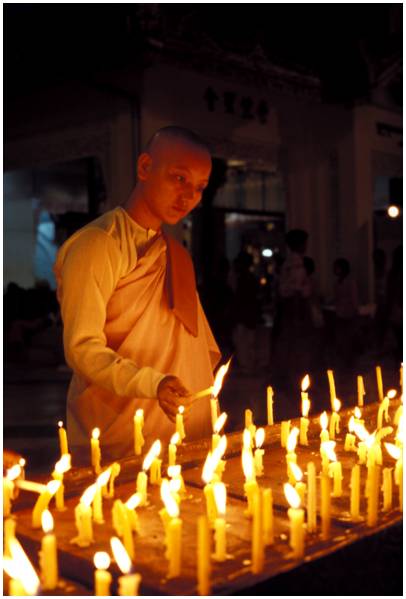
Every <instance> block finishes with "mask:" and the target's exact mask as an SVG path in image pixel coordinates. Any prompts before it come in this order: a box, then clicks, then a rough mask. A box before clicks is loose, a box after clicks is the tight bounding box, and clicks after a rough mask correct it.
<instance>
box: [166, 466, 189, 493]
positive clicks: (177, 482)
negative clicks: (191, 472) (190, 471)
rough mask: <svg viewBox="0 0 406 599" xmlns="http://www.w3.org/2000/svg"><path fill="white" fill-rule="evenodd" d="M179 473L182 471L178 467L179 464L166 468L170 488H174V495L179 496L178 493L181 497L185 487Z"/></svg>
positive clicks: (180, 467)
mask: <svg viewBox="0 0 406 599" xmlns="http://www.w3.org/2000/svg"><path fill="white" fill-rule="evenodd" d="M181 471H182V466H180V465H179V464H177V465H175V466H169V467H168V476H169V477H170V479H171V480H170V485H171V488H172V487H173V488H174V489H175V488H176V493H177V494H178V495H179V493H181V494H182V495H185V494H186V487H185V483H184V481H183V477H182V474H181ZM179 501H180V497H179Z"/></svg>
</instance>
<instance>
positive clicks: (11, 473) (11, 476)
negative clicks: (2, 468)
mask: <svg viewBox="0 0 406 599" xmlns="http://www.w3.org/2000/svg"><path fill="white" fill-rule="evenodd" d="M20 474H21V466H20V464H14V466H11V468H9V469H8V470H7V475H6V476H7V478H8V480H15V479H16V478H18V477H19V476H20Z"/></svg>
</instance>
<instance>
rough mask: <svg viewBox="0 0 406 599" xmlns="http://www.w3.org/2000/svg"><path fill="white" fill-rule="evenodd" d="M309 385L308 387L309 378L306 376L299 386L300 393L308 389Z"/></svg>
mask: <svg viewBox="0 0 406 599" xmlns="http://www.w3.org/2000/svg"><path fill="white" fill-rule="evenodd" d="M309 385H310V377H309V375H308V374H306V376H305V377H303V379H302V384H301V388H302V391H303V392H305V391H307V390H308V388H309Z"/></svg>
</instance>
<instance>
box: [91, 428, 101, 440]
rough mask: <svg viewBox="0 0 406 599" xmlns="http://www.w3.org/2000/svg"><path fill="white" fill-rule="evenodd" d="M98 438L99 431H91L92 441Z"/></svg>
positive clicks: (96, 429) (97, 429)
mask: <svg viewBox="0 0 406 599" xmlns="http://www.w3.org/2000/svg"><path fill="white" fill-rule="evenodd" d="M99 437H100V429H99V428H94V429H93V430H92V439H98V438H99Z"/></svg>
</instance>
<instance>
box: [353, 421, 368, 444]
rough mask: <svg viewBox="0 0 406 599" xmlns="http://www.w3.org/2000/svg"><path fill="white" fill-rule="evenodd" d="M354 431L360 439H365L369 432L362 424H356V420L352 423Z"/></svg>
mask: <svg viewBox="0 0 406 599" xmlns="http://www.w3.org/2000/svg"><path fill="white" fill-rule="evenodd" d="M353 430H354V433H355V434H356V435H357V437H358V439H360V440H361V441H366V440H367V439H368V437H369V433H368V431H367V429H366V428H365V426H364V425H363V424H358V423H357V422H356V423H355V424H354V429H353Z"/></svg>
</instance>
